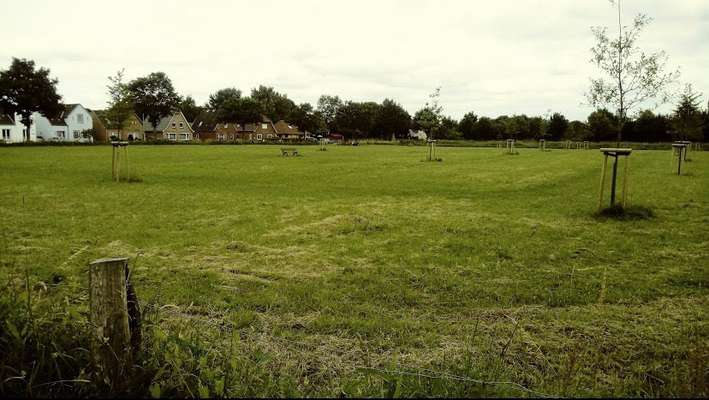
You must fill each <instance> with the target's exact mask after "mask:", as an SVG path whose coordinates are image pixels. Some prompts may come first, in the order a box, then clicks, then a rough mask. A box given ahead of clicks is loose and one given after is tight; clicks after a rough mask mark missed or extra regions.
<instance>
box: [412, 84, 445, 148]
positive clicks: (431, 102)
mask: <svg viewBox="0 0 709 400" xmlns="http://www.w3.org/2000/svg"><path fill="white" fill-rule="evenodd" d="M440 97H441V88H440V87H437V88H436V90H434V91H433V93H431V94H430V95H428V101H427V102H426V105H425V106H424V107H423V108H422V109H420V110H419V111H418V112H416V115H415V116H414V125H415V126H417V127H419V128H422V129H423V130H424V131H425V132H426V133H427V134H428V137H429V138H430V139H433V137H434V136H435V132H436V131H437V130H438V128H439V127H440V126H441V121H442V120H443V107H442V106H441V105H440V104H439V103H438V100H439V98H440Z"/></svg>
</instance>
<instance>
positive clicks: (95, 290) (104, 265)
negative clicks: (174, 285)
mask: <svg viewBox="0 0 709 400" xmlns="http://www.w3.org/2000/svg"><path fill="white" fill-rule="evenodd" d="M89 321H90V323H91V327H92V330H93V337H92V338H91V339H92V340H91V353H92V357H93V362H94V364H95V367H96V369H97V370H98V371H99V374H100V376H101V377H102V379H103V381H104V382H105V383H107V384H108V385H109V386H111V387H112V388H120V387H122V386H123V385H124V384H125V383H126V381H127V378H128V376H129V373H130V369H131V365H132V362H133V356H134V352H135V351H137V349H138V348H139V346H140V343H139V340H140V312H139V309H138V304H137V299H136V297H135V293H134V292H133V290H132V287H130V284H129V269H128V258H103V259H100V260H96V261H93V262H92V263H90V264H89Z"/></svg>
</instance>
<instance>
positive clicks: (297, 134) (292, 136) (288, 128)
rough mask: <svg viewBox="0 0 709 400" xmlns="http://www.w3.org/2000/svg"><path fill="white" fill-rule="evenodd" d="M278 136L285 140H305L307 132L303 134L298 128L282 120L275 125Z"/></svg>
mask: <svg viewBox="0 0 709 400" xmlns="http://www.w3.org/2000/svg"><path fill="white" fill-rule="evenodd" d="M274 129H275V130H276V136H277V137H278V138H279V139H283V140H303V139H305V132H301V131H300V129H298V127H297V126H295V125H293V124H289V123H287V122H286V121H284V120H280V121H278V122H276V123H275V124H274Z"/></svg>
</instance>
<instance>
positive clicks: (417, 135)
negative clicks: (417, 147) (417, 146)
mask: <svg viewBox="0 0 709 400" xmlns="http://www.w3.org/2000/svg"><path fill="white" fill-rule="evenodd" d="M409 137H410V138H411V139H418V140H426V139H427V136H426V132H424V131H422V130H418V131H413V130H411V129H409Z"/></svg>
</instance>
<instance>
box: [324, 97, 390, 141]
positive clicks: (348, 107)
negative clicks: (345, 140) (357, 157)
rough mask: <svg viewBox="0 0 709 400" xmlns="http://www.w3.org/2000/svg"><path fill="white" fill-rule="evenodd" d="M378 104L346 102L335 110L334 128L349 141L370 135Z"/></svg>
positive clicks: (375, 119)
mask: <svg viewBox="0 0 709 400" xmlns="http://www.w3.org/2000/svg"><path fill="white" fill-rule="evenodd" d="M378 112H379V104H377V103H375V102H371V101H369V102H362V103H359V102H354V101H348V102H346V103H345V104H343V105H342V107H340V108H339V109H338V110H337V115H336V116H335V121H334V127H335V128H336V130H337V131H338V132H341V133H342V134H344V135H345V136H347V137H349V138H351V139H360V138H364V137H367V136H369V135H371V133H372V132H373V130H374V126H375V123H376V121H377V114H378Z"/></svg>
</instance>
